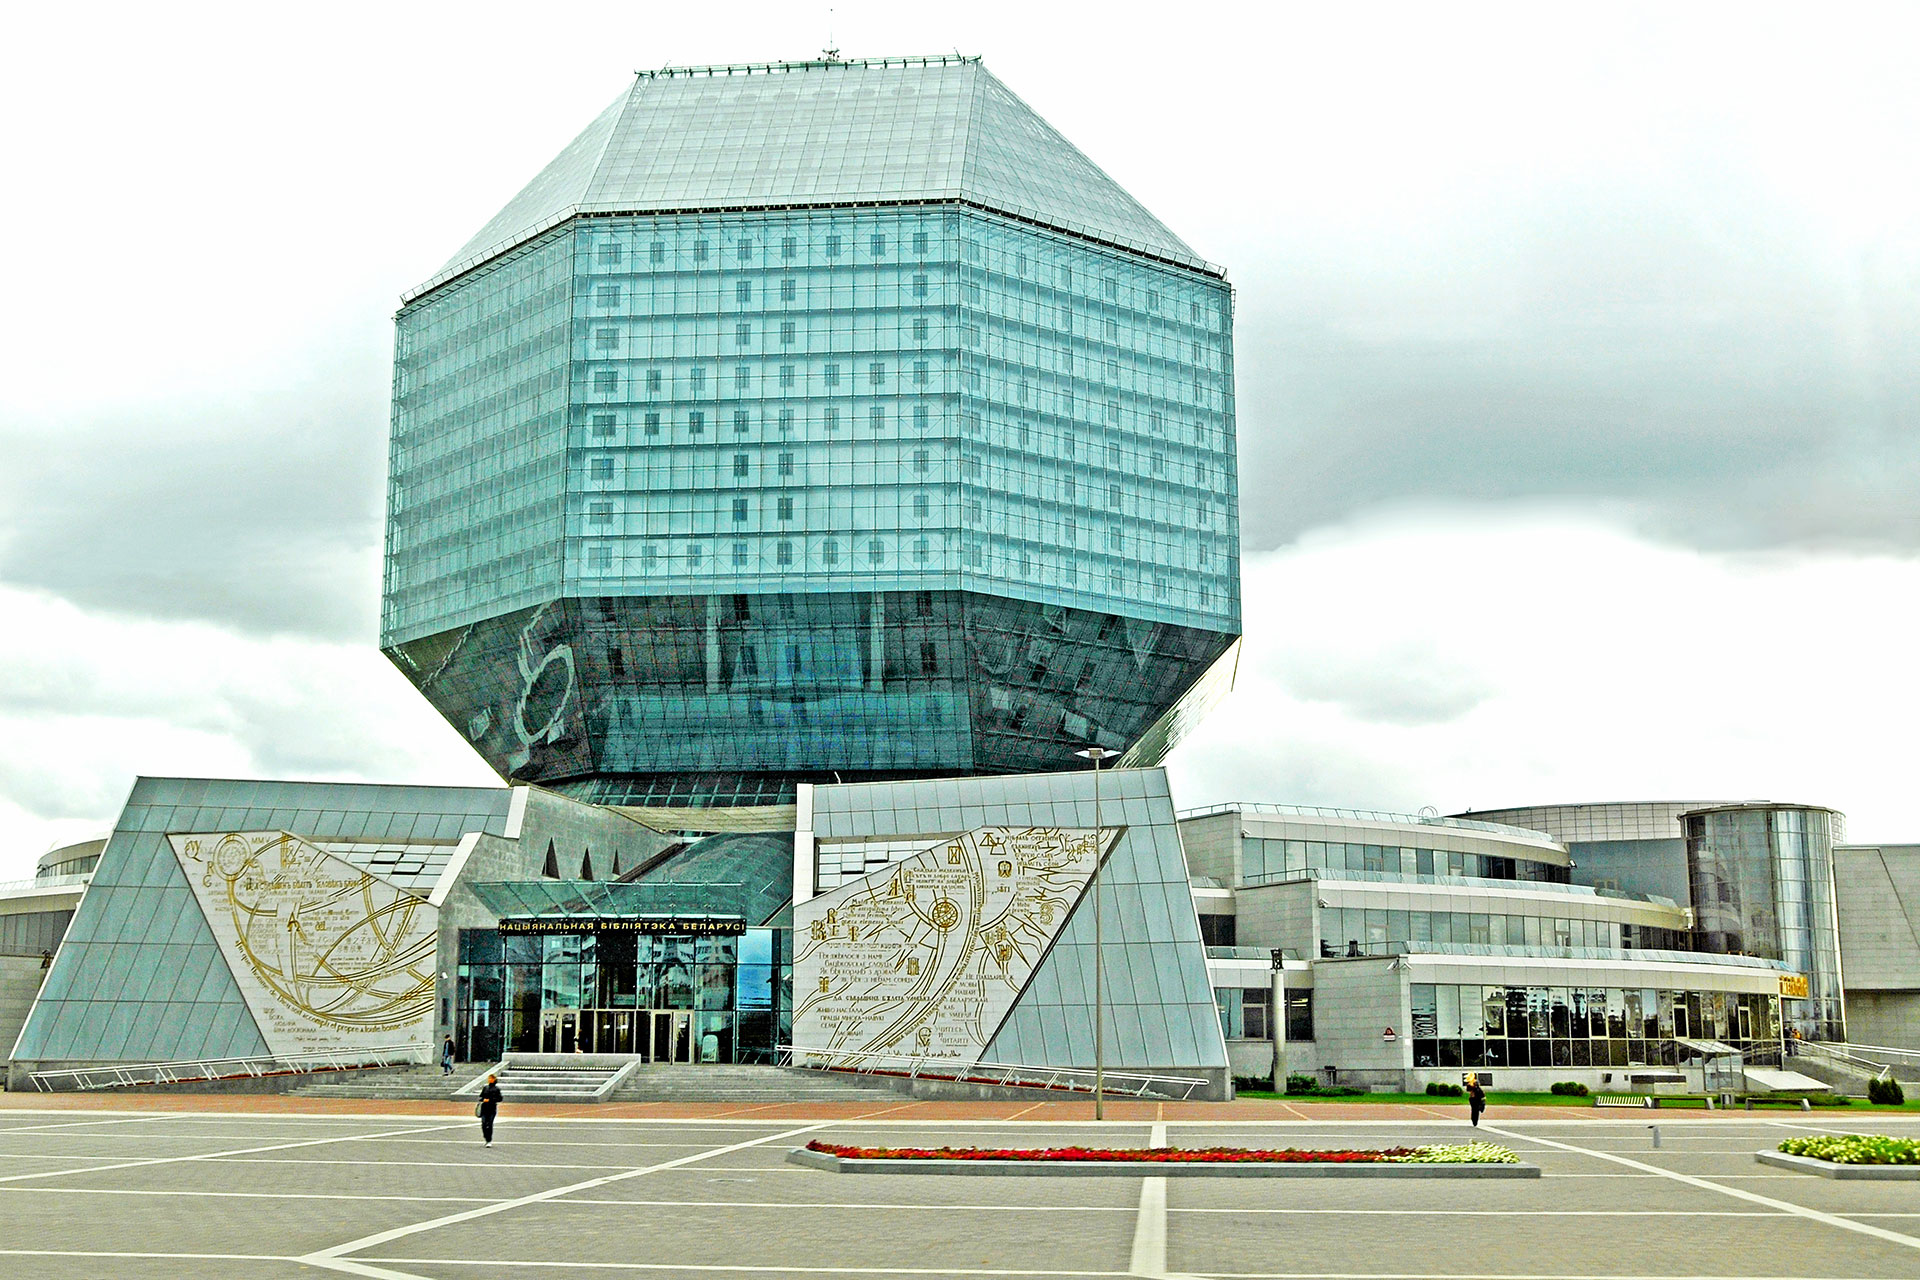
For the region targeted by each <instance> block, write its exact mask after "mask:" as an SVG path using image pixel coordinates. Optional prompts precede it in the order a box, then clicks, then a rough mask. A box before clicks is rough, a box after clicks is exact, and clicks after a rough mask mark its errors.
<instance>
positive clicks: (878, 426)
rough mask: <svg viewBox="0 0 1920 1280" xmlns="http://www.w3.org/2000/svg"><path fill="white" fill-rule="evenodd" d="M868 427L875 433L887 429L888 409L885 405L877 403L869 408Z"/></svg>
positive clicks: (877, 433)
mask: <svg viewBox="0 0 1920 1280" xmlns="http://www.w3.org/2000/svg"><path fill="white" fill-rule="evenodd" d="M867 428H868V429H869V430H870V431H872V432H873V433H874V434H875V435H879V434H880V433H881V432H883V431H885V430H886V429H887V411H886V409H885V408H884V407H882V406H880V405H877V404H876V405H872V406H870V407H869V408H868V409H867Z"/></svg>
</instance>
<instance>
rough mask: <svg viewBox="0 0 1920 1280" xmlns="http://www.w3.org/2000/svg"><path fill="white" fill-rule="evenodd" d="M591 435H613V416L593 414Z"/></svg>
mask: <svg viewBox="0 0 1920 1280" xmlns="http://www.w3.org/2000/svg"><path fill="white" fill-rule="evenodd" d="M593 434H595V435H596V436H610V435H612V434H613V415H612V414H610V413H596V414H594V415H593Z"/></svg>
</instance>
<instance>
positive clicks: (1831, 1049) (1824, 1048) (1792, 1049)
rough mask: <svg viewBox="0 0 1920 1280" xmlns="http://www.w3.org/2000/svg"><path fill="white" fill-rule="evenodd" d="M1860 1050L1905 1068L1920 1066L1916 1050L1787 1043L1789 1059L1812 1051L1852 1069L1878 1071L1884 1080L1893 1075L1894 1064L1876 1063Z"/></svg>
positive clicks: (1797, 1041) (1824, 1043)
mask: <svg viewBox="0 0 1920 1280" xmlns="http://www.w3.org/2000/svg"><path fill="white" fill-rule="evenodd" d="M1859 1050H1864V1051H1865V1052H1866V1053H1872V1054H1878V1055H1879V1056H1881V1057H1884V1058H1897V1059H1900V1061H1901V1065H1903V1066H1905V1065H1908V1064H1920V1052H1916V1051H1915V1050H1912V1049H1894V1048H1890V1047H1888V1046H1886V1045H1873V1044H1851V1043H1848V1042H1846V1041H1839V1042H1834V1041H1828V1040H1789V1041H1787V1053H1788V1056H1789V1057H1799V1056H1804V1055H1806V1054H1807V1053H1808V1052H1809V1051H1811V1052H1812V1053H1813V1054H1814V1055H1815V1056H1818V1057H1824V1058H1829V1059H1832V1060H1833V1061H1835V1062H1841V1063H1845V1064H1846V1065H1847V1066H1850V1067H1856V1068H1859V1069H1862V1070H1869V1069H1870V1070H1873V1071H1876V1072H1878V1073H1879V1074H1880V1076H1881V1078H1882V1079H1885V1078H1886V1077H1888V1076H1890V1075H1892V1074H1893V1066H1894V1064H1893V1063H1890V1062H1876V1061H1874V1060H1873V1059H1872V1058H1869V1057H1866V1056H1865V1054H1863V1053H1861V1052H1857V1051H1859Z"/></svg>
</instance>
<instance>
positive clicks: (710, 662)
mask: <svg viewBox="0 0 1920 1280" xmlns="http://www.w3.org/2000/svg"><path fill="white" fill-rule="evenodd" d="M706 668H707V692H708V693H718V692H720V597H719V596H708V597H707V661H706Z"/></svg>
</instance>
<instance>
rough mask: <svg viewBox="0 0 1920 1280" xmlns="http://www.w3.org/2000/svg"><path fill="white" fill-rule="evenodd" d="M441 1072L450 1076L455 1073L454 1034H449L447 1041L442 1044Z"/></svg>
mask: <svg viewBox="0 0 1920 1280" xmlns="http://www.w3.org/2000/svg"><path fill="white" fill-rule="evenodd" d="M440 1074H441V1075H443V1076H450V1075H452V1074H453V1037H452V1036H448V1037H447V1039H446V1043H444V1044H442V1045H441V1046H440Z"/></svg>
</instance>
